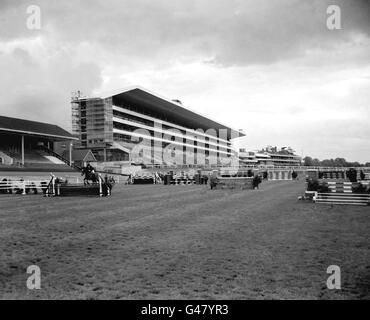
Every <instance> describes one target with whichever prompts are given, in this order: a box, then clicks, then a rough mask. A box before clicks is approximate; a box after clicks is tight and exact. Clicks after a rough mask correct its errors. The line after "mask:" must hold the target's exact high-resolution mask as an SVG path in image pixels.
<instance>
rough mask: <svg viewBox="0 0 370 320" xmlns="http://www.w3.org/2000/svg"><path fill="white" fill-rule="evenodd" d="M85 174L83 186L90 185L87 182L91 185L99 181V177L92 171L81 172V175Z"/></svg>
mask: <svg viewBox="0 0 370 320" xmlns="http://www.w3.org/2000/svg"><path fill="white" fill-rule="evenodd" d="M83 174H85V177H84V185H85V186H87V185H90V183H89V181H91V182H92V183H97V182H98V181H99V175H98V174H97V173H96V172H95V171H94V170H93V171H91V172H87V171H86V172H83V173H82V175H83Z"/></svg>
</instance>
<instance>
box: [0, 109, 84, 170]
mask: <svg viewBox="0 0 370 320" xmlns="http://www.w3.org/2000/svg"><path fill="white" fill-rule="evenodd" d="M73 140H77V139H76V138H74V137H73V136H72V135H71V134H70V133H68V132H67V131H65V130H64V129H62V128H60V127H59V126H56V125H52V124H48V123H42V122H36V121H29V120H24V119H17V118H10V117H5V116H0V171H30V172H32V171H37V172H39V171H41V172H42V171H52V172H61V171H63V172H68V171H73V170H74V169H72V168H71V166H70V160H69V159H64V158H63V157H61V156H60V155H59V154H57V153H55V152H54V143H56V142H60V141H65V142H67V143H68V144H70V143H71V142H72V141H73Z"/></svg>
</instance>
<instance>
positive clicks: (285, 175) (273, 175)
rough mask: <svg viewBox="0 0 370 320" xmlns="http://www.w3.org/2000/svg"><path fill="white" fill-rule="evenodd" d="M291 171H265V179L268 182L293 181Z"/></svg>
mask: <svg viewBox="0 0 370 320" xmlns="http://www.w3.org/2000/svg"><path fill="white" fill-rule="evenodd" d="M292 173H293V171H292V170H287V169H286V170H283V169H276V170H275V169H269V170H268V171H267V179H268V180H273V181H275V180H293V178H292Z"/></svg>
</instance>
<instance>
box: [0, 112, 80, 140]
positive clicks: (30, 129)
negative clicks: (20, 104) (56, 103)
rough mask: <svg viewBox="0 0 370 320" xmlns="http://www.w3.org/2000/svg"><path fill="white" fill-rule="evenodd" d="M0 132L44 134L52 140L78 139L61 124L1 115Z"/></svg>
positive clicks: (43, 135)
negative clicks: (60, 125)
mask: <svg viewBox="0 0 370 320" xmlns="http://www.w3.org/2000/svg"><path fill="white" fill-rule="evenodd" d="M0 132H8V133H15V134H24V135H36V136H42V137H45V138H48V139H51V140H55V141H57V140H78V139H77V138H75V137H73V136H72V135H71V134H70V133H69V132H67V131H66V130H64V129H62V128H61V127H59V126H56V125H53V124H49V123H43V122H37V121H30V120H24V119H17V118H10V117H4V116H0Z"/></svg>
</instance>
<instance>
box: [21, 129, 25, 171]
mask: <svg viewBox="0 0 370 320" xmlns="http://www.w3.org/2000/svg"><path fill="white" fill-rule="evenodd" d="M21 141H22V143H21V153H22V166H24V135H22V140H21Z"/></svg>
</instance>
